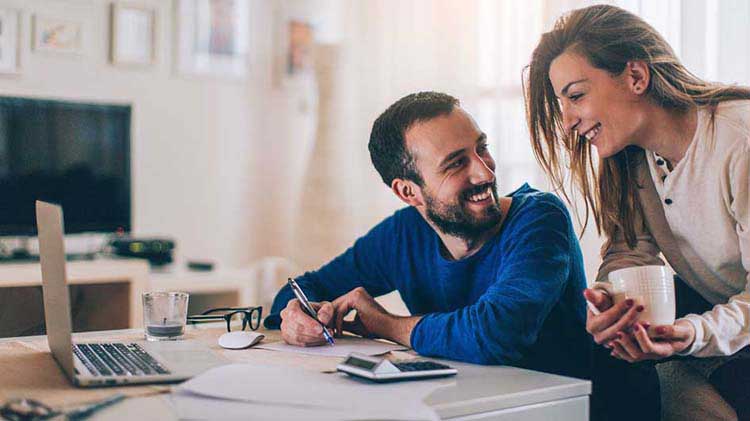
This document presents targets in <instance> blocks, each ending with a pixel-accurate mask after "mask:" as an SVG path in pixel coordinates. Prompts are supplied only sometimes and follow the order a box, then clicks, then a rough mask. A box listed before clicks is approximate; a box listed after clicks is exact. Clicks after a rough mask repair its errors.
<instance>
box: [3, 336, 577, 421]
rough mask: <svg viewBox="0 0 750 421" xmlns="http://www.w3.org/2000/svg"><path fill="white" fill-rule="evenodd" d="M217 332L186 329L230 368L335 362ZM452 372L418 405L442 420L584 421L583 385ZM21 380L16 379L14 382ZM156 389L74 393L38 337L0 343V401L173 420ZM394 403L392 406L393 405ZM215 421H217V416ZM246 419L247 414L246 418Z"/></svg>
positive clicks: (510, 371) (485, 371) (488, 369)
mask: <svg viewBox="0 0 750 421" xmlns="http://www.w3.org/2000/svg"><path fill="white" fill-rule="evenodd" d="M223 330H224V329H223V328H222V327H218V328H217V327H206V326H201V327H190V328H189V329H188V333H187V336H188V338H191V339H194V340H198V341H201V342H204V343H206V344H207V345H209V346H210V347H211V349H212V350H213V351H214V352H216V353H218V354H220V355H222V356H224V357H226V358H227V359H228V360H231V361H233V362H247V363H254V364H271V363H273V364H279V363H283V364H288V365H290V366H304V367H306V368H309V369H316V370H317V369H320V370H331V369H334V368H335V366H336V364H337V363H338V362H339V360H340V358H328V357H311V356H304V355H299V354H287V353H281V352H275V351H267V350H262V349H249V350H244V351H228V350H223V349H221V348H219V347H218V345H217V344H216V339H217V338H218V336H219V335H220V334H221V333H222V332H223ZM264 333H265V334H266V335H267V338H266V341H269V342H271V341H277V340H280V335H279V332H278V331H266V332H264ZM75 336H76V337H79V338H85V339H92V338H98V339H104V338H106V339H108V340H133V339H140V338H142V331H140V330H137V329H132V330H127V331H113V332H90V333H83V334H76V335H75ZM447 363H448V364H450V365H451V366H454V367H456V368H457V369H458V370H459V374H458V375H457V376H456V377H455V383H454V384H453V385H451V386H446V387H443V388H440V389H438V390H436V391H435V392H433V393H432V394H431V395H430V396H429V397H428V398H427V399H426V402H427V403H428V404H429V405H431V406H432V407H433V408H435V410H436V412H437V414H438V415H439V416H440V417H441V418H443V419H453V420H465V421H468V420H485V421H490V420H492V421H510V420H514V421H515V420H517V421H521V420H523V421H537V420H538V421H542V420H545V421H547V420H555V421H567V420H571V421H572V420H575V421H580V420H587V419H588V395H589V393H590V392H591V384H590V383H589V382H588V381H584V380H578V379H571V378H567V377H560V376H554V375H550V374H544V373H539V372H534V371H529V370H522V369H518V368H513V367H497V366H477V365H471V364H461V363H456V362H450V361H449V362H447ZM21 373H23V375H19V374H21ZM159 390H164V386H129V387H118V388H109V389H90V390H84V389H75V388H74V387H73V386H71V385H70V384H69V383H68V382H67V380H66V379H65V378H64V376H63V375H62V372H61V371H60V370H59V369H58V368H57V366H56V365H55V363H54V361H53V360H52V357H51V355H50V354H49V350H48V348H47V344H46V338H45V337H39V336H37V337H27V338H13V339H2V340H0V402H2V401H4V400H6V399H8V398H11V397H20V396H24V397H30V398H34V399H39V400H41V401H42V402H45V403H47V404H49V405H51V406H53V407H54V406H55V405H60V404H61V403H63V402H64V403H67V404H72V403H76V402H85V401H90V400H96V399H100V398H103V397H105V396H109V395H111V394H113V393H115V392H121V393H126V394H128V395H130V396H134V397H133V398H129V399H127V400H125V401H124V402H121V403H119V404H117V405H115V406H113V407H111V408H108V409H105V410H103V411H102V412H100V413H98V414H96V415H95V416H94V417H92V419H96V420H133V419H138V420H149V419H154V420H157V419H158V420H170V419H175V414H174V413H173V411H172V407H171V405H170V403H169V400H168V397H167V396H165V395H156V396H153V395H152V396H145V397H144V396H143V395H144V394H150V393H154V392H155V391H159ZM394 404H398V402H394ZM218 418H219V419H220V418H221V417H220V415H219V416H218ZM248 419H252V418H251V414H248Z"/></svg>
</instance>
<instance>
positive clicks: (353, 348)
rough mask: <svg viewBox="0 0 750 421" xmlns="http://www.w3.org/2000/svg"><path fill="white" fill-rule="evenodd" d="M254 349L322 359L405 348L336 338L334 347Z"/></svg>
mask: <svg viewBox="0 0 750 421" xmlns="http://www.w3.org/2000/svg"><path fill="white" fill-rule="evenodd" d="M255 348H261V349H270V350H273V351H283V352H295V353H298V354H307V355H317V356H323V357H346V356H348V355H349V354H350V353H352V352H359V353H360V354H365V355H382V354H385V353H387V352H390V351H403V350H406V349H409V348H407V347H404V346H401V345H397V344H392V343H389V342H382V341H376V340H373V339H365V338H360V337H355V336H351V337H343V338H336V345H334V346H330V345H328V344H326V345H321V346H314V347H307V348H305V347H301V346H294V345H289V344H287V343H285V342H274V343H270V344H265V343H260V344H258V345H256V346H255Z"/></svg>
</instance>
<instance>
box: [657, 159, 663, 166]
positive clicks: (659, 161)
mask: <svg viewBox="0 0 750 421" xmlns="http://www.w3.org/2000/svg"><path fill="white" fill-rule="evenodd" d="M656 165H664V160H663V159H657V160H656Z"/></svg>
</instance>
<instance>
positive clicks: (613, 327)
mask: <svg viewBox="0 0 750 421" xmlns="http://www.w3.org/2000/svg"><path fill="white" fill-rule="evenodd" d="M583 296H584V297H585V298H586V300H587V301H588V302H590V303H591V304H593V305H594V307H596V308H597V309H598V310H599V312H600V313H599V314H598V315H597V314H594V313H593V312H592V311H591V309H589V310H588V315H587V316H586V331H588V332H589V333H590V334H591V335H592V336H593V337H594V341H595V342H596V343H597V344H599V345H605V346H608V344H609V343H611V342H612V341H613V340H614V339H617V333H618V332H620V331H624V330H627V329H629V328H630V327H631V326H632V325H633V323H635V320H636V319H637V318H638V314H639V313H640V312H642V311H643V306H641V305H635V302H634V301H633V300H632V299H627V300H625V301H622V302H621V303H619V304H614V305H613V304H612V299H611V298H610V297H609V295H607V294H605V293H604V292H602V291H600V290H596V289H591V288H587V289H586V290H584V291H583Z"/></svg>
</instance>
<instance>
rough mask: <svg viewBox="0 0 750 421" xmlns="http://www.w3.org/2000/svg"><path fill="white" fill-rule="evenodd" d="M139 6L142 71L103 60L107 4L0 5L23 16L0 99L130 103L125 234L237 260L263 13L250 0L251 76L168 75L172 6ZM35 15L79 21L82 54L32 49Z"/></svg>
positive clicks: (257, 124)
mask: <svg viewBox="0 0 750 421" xmlns="http://www.w3.org/2000/svg"><path fill="white" fill-rule="evenodd" d="M139 3H140V4H146V5H149V6H151V7H153V8H155V9H156V12H157V25H156V31H157V34H156V38H157V40H156V51H157V54H156V62H155V64H154V65H153V66H151V67H148V68H145V69H138V68H125V67H117V66H113V65H111V64H110V63H109V62H108V54H109V38H110V35H109V34H110V22H109V21H110V19H109V14H110V2H109V1H105V0H71V1H59V0H57V1H54V0H30V1H21V0H2V1H0V7H12V8H15V9H18V10H21V11H22V21H21V47H20V49H21V53H20V56H21V57H20V63H21V65H20V73H19V74H18V75H13V76H7V75H3V76H2V77H0V94H2V95H14V96H29V97H43V98H56V99H64V100H72V101H93V102H100V101H101V102H111V103H124V104H132V106H133V113H132V144H131V153H132V156H131V160H132V177H133V178H132V214H133V228H134V232H135V233H136V234H139V235H140V234H143V235H151V234H165V235H170V236H173V237H175V238H176V239H177V242H178V245H179V247H180V248H181V254H182V255H185V256H193V257H203V258H211V259H217V260H219V261H221V262H223V263H226V264H227V265H237V264H240V263H243V262H245V261H247V260H248V259H249V258H250V255H251V254H252V251H251V249H252V245H251V244H248V241H247V238H246V237H247V235H246V234H247V233H248V232H249V230H250V224H249V222H248V221H252V220H255V219H256V218H255V217H254V216H253V212H255V211H256V210H255V209H254V207H253V206H252V203H253V201H252V200H250V199H251V198H249V197H248V196H247V195H248V193H250V192H251V190H252V189H251V188H250V187H249V186H248V185H247V183H248V181H249V180H248V175H247V174H248V167H249V165H250V162H251V161H252V156H253V155H258V154H259V153H260V151H258V150H257V148H261V147H262V146H261V145H262V142H261V139H262V138H263V135H262V131H263V130H264V126H263V124H262V119H263V110H264V109H265V108H267V103H268V97H269V93H268V90H269V89H270V88H269V86H270V84H269V83H268V79H269V78H270V59H268V56H269V54H268V53H269V49H270V44H271V37H270V32H271V31H270V30H268V28H269V26H268V25H270V23H269V21H270V19H269V16H270V14H271V11H270V9H269V7H268V6H267V3H265V2H263V1H260V0H258V1H253V2H252V4H251V11H252V13H251V28H252V33H251V38H252V39H251V45H250V47H251V48H250V50H251V51H252V52H253V54H251V57H250V69H251V70H250V74H249V76H248V77H247V79H245V80H231V79H230V80H226V79H218V78H210V77H200V78H198V77H187V76H181V75H178V74H176V72H175V66H174V65H173V59H172V57H173V55H172V53H173V38H174V36H173V34H174V30H173V29H174V28H173V15H174V9H173V7H174V4H173V2H171V1H161V0H143V1H140V2H139ZM35 13H41V14H43V15H45V16H53V17H61V18H65V17H68V18H75V19H79V20H83V21H84V22H85V25H86V28H87V32H86V34H85V36H86V38H85V41H84V42H85V53H84V54H83V55H82V56H67V55H54V54H48V53H39V52H34V51H32V49H31V22H32V19H31V16H32V15H33V14H35ZM250 179H251V180H252V176H251V177H250ZM256 193H257V192H256Z"/></svg>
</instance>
